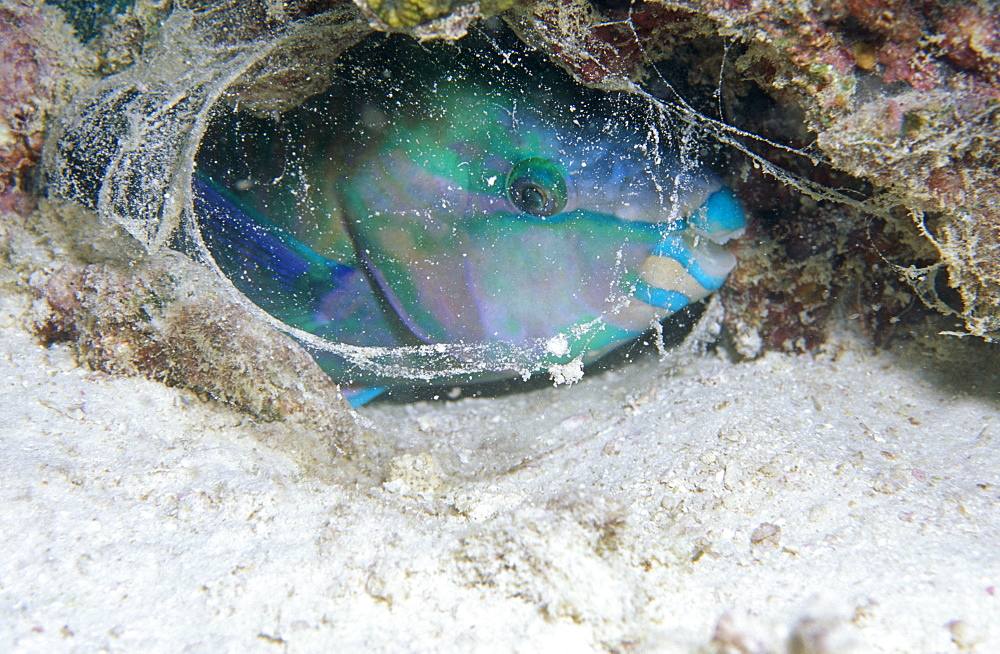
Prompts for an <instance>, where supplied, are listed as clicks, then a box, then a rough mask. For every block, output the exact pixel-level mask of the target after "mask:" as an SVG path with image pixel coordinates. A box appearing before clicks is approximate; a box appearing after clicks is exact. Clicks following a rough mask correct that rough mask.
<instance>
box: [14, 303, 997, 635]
mask: <svg viewBox="0 0 1000 654" xmlns="http://www.w3.org/2000/svg"><path fill="white" fill-rule="evenodd" d="M5 302H6V304H5V309H4V311H3V312H2V314H0V352H2V356H0V379H2V380H3V391H2V393H3V394H2V397H0V461H2V470H0V493H2V503H0V528H2V531H3V535H4V540H3V542H4V546H3V550H2V555H0V598H2V604H0V607H2V608H0V650H2V651H49V652H52V651H84V652H88V651H98V650H109V651H170V652H176V651H196V652H218V651H261V652H265V651H294V652H300V651H393V652H398V651H420V650H439V651H498V652H507V651H525V652H531V651H589V650H597V651H604V650H608V649H611V650H616V651H667V652H671V651H681V652H688V651H705V649H703V648H707V647H709V643H710V641H712V638H713V632H714V633H715V634H716V636H715V637H716V641H715V642H716V645H718V646H720V647H721V646H722V645H724V644H728V646H729V647H731V648H732V649H730V650H728V651H734V652H735V651H747V652H752V651H785V650H786V649H787V650H788V651H795V652H823V651H836V652H840V651H848V650H850V651H859V652H882V651H886V652H894V651H906V652H917V651H922V652H949V651H956V650H958V649H960V648H966V649H978V650H979V651H983V652H991V651H1000V529H998V526H1000V512H998V511H997V499H998V496H1000V480H998V471H1000V450H998V446H997V442H996V440H997V437H998V436H1000V421H998V420H997V418H998V412H997V406H998V395H997V389H998V388H1000V385H998V374H1000V365H998V363H997V362H998V360H1000V359H998V357H997V355H996V354H994V353H993V350H991V349H990V348H988V347H987V346H985V345H983V344H981V343H976V342H972V341H959V340H957V339H953V338H947V337H932V338H928V339H924V340H920V341H918V342H915V343H911V344H909V345H907V346H906V347H900V349H899V350H898V351H893V352H889V353H881V354H877V355H874V354H871V353H868V352H867V351H866V350H864V348H862V347H860V346H857V345H852V344H851V341H850V340H849V339H845V341H844V343H842V344H841V346H839V348H831V350H834V349H836V350H837V351H836V352H831V353H827V354H825V355H821V356H819V357H817V358H812V357H808V356H801V357H796V356H781V355H768V356H765V357H764V358H762V359H760V360H758V361H756V362H750V363H742V364H732V363H729V362H727V361H725V360H723V359H722V358H719V357H717V356H714V355H709V356H704V357H700V358H695V359H693V360H689V361H688V363H687V364H686V365H684V366H680V365H679V364H677V363H676V362H673V363H672V362H670V361H668V362H663V363H660V362H656V361H645V362H640V363H638V364H636V365H635V366H633V367H631V368H628V369H624V370H622V371H619V372H617V373H611V374H605V375H600V376H588V377H587V378H586V379H585V380H584V381H583V382H582V383H581V384H579V385H576V386H573V387H569V388H558V389H546V390H543V391H540V392H535V393H531V394H521V395H515V396H511V397H507V398H502V399H494V400H464V401H460V402H455V403H432V404H420V405H414V406H383V407H372V408H370V409H367V410H366V411H365V414H366V415H367V416H368V417H370V418H371V419H372V420H374V421H375V422H376V424H378V425H380V427H379V433H380V434H382V436H381V437H380V438H381V439H382V440H380V441H378V442H374V443H371V444H370V445H368V446H367V447H368V449H369V451H371V452H372V457H373V458H372V460H371V462H369V463H370V467H371V468H372V469H374V470H375V472H376V473H381V474H382V475H383V477H382V479H379V480H376V481H373V482H369V481H366V478H365V477H363V476H359V477H358V480H357V482H355V483H351V484H346V485H337V484H331V483H328V482H323V481H321V480H320V479H318V478H316V477H315V476H314V475H311V474H310V473H308V472H307V471H306V468H305V467H304V466H301V465H300V464H299V463H298V462H297V459H296V458H295V454H294V452H289V451H283V450H282V449H281V447H280V443H279V444H278V445H277V446H276V447H274V448H270V447H266V446H264V445H261V444H260V441H259V440H258V438H257V437H256V436H257V431H258V430H259V429H260V427H259V426H257V425H255V424H254V423H253V422H252V421H251V420H250V419H248V418H246V417H245V416H242V415H240V414H238V413H236V412H234V411H232V410H230V409H228V408H226V407H223V406H219V405H216V404H214V403H210V402H203V401H202V400H199V399H198V398H196V397H195V396H194V395H193V394H191V393H189V392H186V391H180V390H176V389H170V388H167V387H165V386H162V385H160V384H158V383H154V382H150V381H145V380H141V379H128V378H110V377H107V376H105V375H101V374H97V373H93V372H91V371H89V370H87V369H85V368H81V367H78V366H77V364H76V362H75V359H74V357H73V356H72V354H71V353H70V351H69V350H68V349H66V348H65V347H54V348H52V349H49V350H46V349H44V348H42V347H41V346H39V345H38V344H37V342H36V341H35V340H34V338H33V337H32V336H31V335H29V334H28V333H26V332H25V331H23V329H22V327H21V321H22V317H21V316H22V315H23V313H24V311H25V310H26V305H25V301H24V300H22V299H17V298H10V299H8V300H6V301H5ZM939 350H940V351H939ZM331 465H332V466H337V465H341V464H338V463H337V462H331ZM334 476H336V475H334ZM755 541H757V542H755ZM740 648H742V649H740Z"/></svg>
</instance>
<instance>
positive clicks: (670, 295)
mask: <svg viewBox="0 0 1000 654" xmlns="http://www.w3.org/2000/svg"><path fill="white" fill-rule="evenodd" d="M632 295H633V297H635V298H636V299H637V300H641V301H643V302H645V303H646V304H651V305H653V306H654V307H660V308H661V309H666V310H667V311H670V312H671V313H673V312H675V311H680V310H681V309H683V308H684V307H686V306H687V305H689V304H690V303H691V300H690V299H689V298H688V297H687V296H686V295H684V294H683V293H681V292H679V291H670V290H667V289H663V288H655V287H653V286H650V285H649V284H647V283H646V282H643V281H638V282H636V284H635V290H634V291H632Z"/></svg>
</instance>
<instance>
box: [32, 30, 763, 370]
mask: <svg viewBox="0 0 1000 654" xmlns="http://www.w3.org/2000/svg"><path fill="white" fill-rule="evenodd" d="M345 11H346V10H345ZM182 18H183V17H178V16H177V15H175V16H174V17H172V18H171V20H170V21H168V23H170V24H168V28H171V29H173V30H174V31H176V34H175V35H174V38H175V40H174V41H169V42H170V43H172V44H173V45H172V46H171V49H165V50H164V52H163V54H162V56H160V58H159V59H157V58H156V57H154V58H153V59H152V61H151V63H150V65H149V66H148V67H144V68H143V69H142V70H140V71H133V70H130V71H126V73H123V74H120V75H118V76H115V77H113V78H109V79H108V80H106V81H105V82H104V83H102V84H101V85H99V86H98V87H97V88H96V89H95V90H94V91H93V93H92V94H90V95H89V96H88V97H85V98H83V99H81V100H80V101H78V102H77V104H76V105H75V107H74V111H73V113H72V115H71V116H70V117H69V120H67V121H65V122H64V126H63V129H62V130H61V132H60V134H59V135H58V136H57V146H56V147H55V148H53V149H52V152H53V153H54V154H53V155H52V157H51V161H50V170H51V171H52V181H53V186H54V187H55V188H56V189H57V191H58V192H60V193H61V194H63V195H66V196H68V197H71V198H74V199H77V200H80V201H82V202H84V203H85V204H88V205H90V206H92V207H94V208H96V209H98V210H99V211H100V212H101V213H102V214H103V215H105V216H107V217H108V218H110V219H112V220H115V221H117V222H118V223H120V224H121V225H122V226H123V227H124V228H125V229H126V230H128V231H129V232H130V233H131V234H132V235H133V236H135V237H136V238H137V239H138V240H139V241H140V242H142V243H143V244H144V245H146V246H147V247H148V248H151V249H153V248H157V247H161V246H163V245H165V244H167V243H168V242H169V241H170V239H171V238H174V237H175V235H176V233H177V231H178V229H182V231H183V236H184V237H185V238H184V240H185V241H186V242H188V243H189V244H190V247H191V248H192V249H193V251H194V253H195V255H196V256H197V257H198V258H199V259H201V260H203V261H205V262H206V263H207V264H209V265H212V266H214V267H216V268H217V269H218V270H219V272H220V273H221V274H222V275H223V276H224V277H225V279H226V280H228V281H229V282H230V283H232V284H233V285H234V286H235V287H236V288H237V289H238V290H239V291H240V293H241V294H242V296H243V297H244V298H246V299H247V300H248V301H249V302H248V307H252V309H251V310H254V311H256V312H258V313H259V314H260V315H262V316H263V317H265V318H266V319H267V320H268V321H270V322H271V323H272V324H274V325H275V326H277V327H279V328H281V329H283V330H284V331H286V332H288V333H289V334H291V335H293V336H294V337H296V338H297V339H298V340H299V341H300V342H302V343H303V344H304V345H306V346H308V347H309V348H310V349H311V351H312V352H313V353H314V356H315V358H316V359H317V361H318V362H319V363H320V365H321V366H323V367H324V369H325V370H327V372H329V373H330V375H331V376H332V377H333V378H334V379H335V380H337V381H338V382H341V383H344V384H346V385H349V386H355V387H371V386H391V385H397V384H401V383H403V384H412V383H468V382H474V381H489V380H494V379H501V378H505V377H513V376H520V377H524V378H527V377H528V376H530V375H531V374H534V373H536V372H540V371H548V372H550V373H552V375H553V377H554V378H555V377H558V378H572V375H569V376H568V377H567V374H566V370H567V369H573V368H574V367H577V368H578V367H581V366H582V365H583V364H586V363H589V362H591V361H594V360H596V359H597V358H599V357H601V356H603V355H604V354H606V353H607V352H609V351H611V350H613V349H615V348H616V347H618V346H620V345H622V344H624V343H627V342H630V341H632V340H634V339H635V338H637V337H638V336H639V335H641V334H642V333H643V332H645V331H646V330H648V329H649V328H650V326H651V325H653V324H656V323H657V322H658V321H660V320H662V319H664V318H666V317H667V316H670V315H672V314H674V313H675V312H677V311H679V310H682V309H684V308H685V307H687V306H689V305H691V304H692V303H695V302H698V301H700V300H702V299H703V298H705V297H706V296H707V295H709V294H710V293H711V292H712V291H714V290H716V289H717V288H718V287H719V286H720V285H721V284H722V283H723V281H724V279H725V276H726V274H727V273H728V271H729V270H730V269H731V268H732V267H733V265H735V260H734V259H733V257H732V255H731V254H730V253H729V252H728V250H727V249H726V247H725V244H726V242H727V241H728V240H729V239H731V238H734V237H737V236H739V235H740V234H741V233H742V229H743V223H744V219H743V213H742V210H741V209H740V207H739V205H738V203H737V202H736V200H735V199H734V197H733V195H732V193H731V192H730V191H729V190H728V189H727V188H726V187H725V186H724V185H723V184H722V182H721V181H720V179H719V178H718V177H717V176H716V175H715V174H714V173H712V172H711V171H709V170H707V169H704V168H702V167H700V166H699V165H697V163H696V162H694V163H693V162H690V161H688V160H687V159H686V158H685V157H684V156H683V152H682V151H681V143H680V141H681V139H680V137H679V135H677V136H676V137H675V135H672V134H671V133H670V131H669V130H665V129H663V126H662V125H659V124H656V125H654V124H653V122H655V121H657V120H658V118H657V117H658V116H660V115H661V114H660V113H658V112H656V111H654V110H653V109H652V108H651V107H650V106H649V104H648V102H647V100H646V99H645V98H642V97H639V96H633V95H628V94H623V93H603V92H598V91H594V90H591V89H588V88H585V87H583V86H580V85H578V84H576V83H575V82H573V81H572V80H571V79H570V78H569V77H568V76H566V75H565V73H563V72H562V71H561V70H558V69H556V68H554V67H553V66H551V64H548V63H547V62H546V61H544V59H543V58H542V57H540V56H539V55H537V54H535V53H532V52H529V51H528V50H527V49H526V48H525V47H524V46H522V45H520V43H518V42H516V41H515V40H513V39H506V38H504V37H497V36H496V35H480V36H478V37H467V38H466V39H462V40H460V41H458V42H456V43H455V44H433V45H419V44H417V43H416V42H414V41H412V39H409V38H407V37H402V36H389V37H386V36H384V35H375V36H372V37H370V38H369V39H368V40H366V41H365V42H364V43H362V44H361V45H359V46H356V47H353V48H351V49H350V50H348V51H347V52H346V53H345V54H343V56H339V57H338V55H340V54H341V52H343V51H344V50H346V49H347V46H349V45H351V44H353V43H354V42H356V41H358V40H359V38H360V36H361V35H362V34H363V32H364V29H363V28H362V27H360V26H358V25H357V24H355V23H352V22H351V21H350V20H348V19H349V18H350V17H349V16H347V15H346V14H345V16H342V17H341V18H340V19H339V20H340V22H339V23H338V21H337V20H334V19H332V18H331V17H329V16H325V18H324V21H325V22H324V23H322V24H316V23H315V22H308V21H307V22H305V23H293V24H290V25H284V26H278V27H274V28H273V29H272V30H270V31H269V32H267V33H266V34H265V35H263V36H262V37H260V38H257V39H254V40H251V41H250V42H249V43H247V42H243V43H240V44H238V45H237V46H233V45H218V46H216V47H215V48H214V49H207V52H206V51H205V50H206V49H205V48H204V42H203V41H199V40H198V38H197V35H198V32H197V31H196V30H194V31H192V32H191V34H193V35H194V36H192V35H191V34H187V35H185V31H184V25H182V24H181V21H182ZM191 20H193V19H192V18H190V17H189V21H191ZM190 24H193V23H189V25H190ZM168 28H165V30H167V29H168ZM324 31H325V33H326V36H328V37H330V36H331V35H339V39H340V41H336V40H334V41H335V44H334V45H333V46H331V45H330V43H329V39H328V40H327V41H326V42H325V43H326V45H324V46H323V48H324V49H323V50H322V53H320V52H319V51H313V50H310V49H309V46H310V44H313V47H319V46H318V45H316V44H318V43H320V42H321V41H322V39H319V38H317V37H318V35H322V34H323V33H324ZM177 39H179V40H180V41H179V42H180V43H181V45H177V43H178V41H177ZM185 39H186V40H185ZM165 42H168V41H167V40H166V39H165ZM185 43H187V45H188V47H187V48H186V49H185V48H184V47H181V46H182V45H183V44H185ZM199 48H201V49H199ZM302 52H310V53H311V54H310V56H308V57H305V58H303V57H301V56H299V57H297V58H296V57H294V56H291V55H289V54H288V53H302ZM167 60H169V61H167ZM178 61H181V62H185V63H186V67H185V68H184V71H185V73H184V74H183V75H181V76H179V77H178V78H176V79H175V78H169V79H156V78H155V75H156V72H157V71H159V70H162V69H163V68H162V67H164V66H167V65H169V64H174V65H176V64H178ZM303 61H305V62H306V63H305V64H303V63H302V62H303ZM282 62H284V63H282ZM288 62H292V63H288ZM282 65H285V66H286V69H285V72H286V73H287V72H288V71H299V72H302V71H303V70H312V73H311V74H302V75H300V76H299V77H298V78H296V77H295V76H294V75H291V76H289V75H285V76H284V77H285V78H288V77H291V78H292V79H299V80H301V85H300V86H299V87H294V88H293V89H292V91H288V90H287V89H285V88H284V87H282V86H281V85H276V86H273V87H267V86H266V85H261V84H260V83H256V85H255V84H254V83H251V82H248V81H247V80H253V81H254V82H257V80H259V79H261V78H267V77H268V76H269V77H270V78H271V79H275V80H280V79H282V78H283V76H282V75H281V74H280V72H281V71H280V70H278V69H280V68H281V66H282ZM296 66H298V68H296ZM303 66H304V68H303ZM144 75H145V77H144ZM150 76H153V77H154V78H153V79H151V78H150ZM167 77H168V76H165V75H164V78H167ZM317 79H319V80H322V81H323V82H322V84H318V83H317V82H316V81H315V80H317ZM310 85H313V86H315V85H319V86H323V87H325V90H324V91H323V92H322V93H319V94H312V93H311V92H312V91H314V90H315V89H314V88H313V87H312V86H310ZM261 88H264V89H265V90H264V91H261V90H260V89H261Z"/></svg>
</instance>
